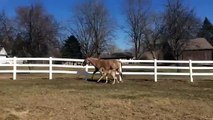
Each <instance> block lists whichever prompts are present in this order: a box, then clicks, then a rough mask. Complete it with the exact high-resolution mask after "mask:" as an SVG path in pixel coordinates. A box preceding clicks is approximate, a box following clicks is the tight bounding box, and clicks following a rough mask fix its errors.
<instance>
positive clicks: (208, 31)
mask: <svg viewBox="0 0 213 120" xmlns="http://www.w3.org/2000/svg"><path fill="white" fill-rule="evenodd" d="M198 37H204V38H206V39H207V40H208V41H209V43H210V44H212V45H213V25H212V24H211V22H210V21H209V20H208V18H207V17H206V18H205V20H204V21H203V25H202V28H201V30H200V32H199V33H198Z"/></svg>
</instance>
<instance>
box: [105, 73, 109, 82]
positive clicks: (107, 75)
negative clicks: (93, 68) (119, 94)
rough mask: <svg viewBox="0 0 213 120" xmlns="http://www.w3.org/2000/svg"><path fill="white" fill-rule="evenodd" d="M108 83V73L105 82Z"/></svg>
mask: <svg viewBox="0 0 213 120" xmlns="http://www.w3.org/2000/svg"><path fill="white" fill-rule="evenodd" d="M105 83H106V84H107V83H108V75H106V82H105Z"/></svg>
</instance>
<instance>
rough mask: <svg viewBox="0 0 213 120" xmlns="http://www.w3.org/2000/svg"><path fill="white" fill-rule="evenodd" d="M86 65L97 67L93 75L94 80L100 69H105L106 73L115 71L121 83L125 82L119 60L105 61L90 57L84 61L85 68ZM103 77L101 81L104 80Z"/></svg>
mask: <svg viewBox="0 0 213 120" xmlns="http://www.w3.org/2000/svg"><path fill="white" fill-rule="evenodd" d="M86 64H92V65H93V66H94V67H95V71H94V72H93V74H92V79H93V77H94V74H95V73H96V72H98V71H99V70H100V68H103V69H104V71H109V70H115V71H116V72H118V73H119V78H120V81H121V82H123V81H122V72H121V71H120V69H121V67H122V64H121V62H120V61H118V60H115V59H111V60H103V59H99V58H93V57H89V58H86V59H85V60H84V62H83V64H82V65H83V66H85V65H86ZM102 76H103V75H102ZM102 76H101V78H100V79H99V81H100V80H101V79H102V78H103V77H102Z"/></svg>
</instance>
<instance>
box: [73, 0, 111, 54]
mask: <svg viewBox="0 0 213 120" xmlns="http://www.w3.org/2000/svg"><path fill="white" fill-rule="evenodd" d="M72 25H73V26H72V33H73V34H74V35H75V36H76V37H77V38H78V40H79V41H80V44H81V47H82V53H83V55H84V56H99V55H100V54H101V53H102V52H103V51H104V50H105V49H106V47H107V44H108V43H109V41H110V39H111V38H112V37H113V34H112V32H113V29H114V27H113V26H114V25H113V22H112V21H111V17H110V15H109V13H108V10H107V8H106V6H104V3H103V2H101V1H99V0H95V1H92V0H89V1H86V2H84V3H82V4H80V5H78V6H77V7H76V8H75V11H74V19H73V20H72Z"/></svg>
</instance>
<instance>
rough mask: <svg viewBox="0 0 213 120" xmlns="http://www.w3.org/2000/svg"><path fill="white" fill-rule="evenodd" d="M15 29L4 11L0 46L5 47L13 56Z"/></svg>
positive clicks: (0, 20) (0, 26)
mask: <svg viewBox="0 0 213 120" xmlns="http://www.w3.org/2000/svg"><path fill="white" fill-rule="evenodd" d="M13 34H14V28H13V24H12V20H10V19H9V18H8V17H7V16H6V14H5V12H4V11H2V12H0V45H2V46H4V48H5V49H6V51H7V52H8V53H9V54H11V52H12V46H13V36H14V35H13Z"/></svg>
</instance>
